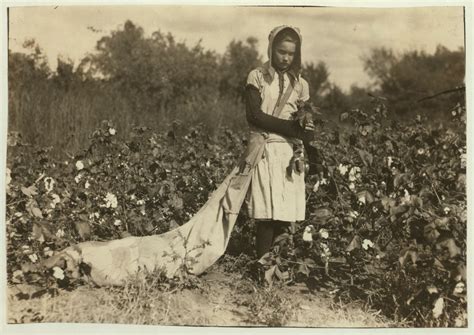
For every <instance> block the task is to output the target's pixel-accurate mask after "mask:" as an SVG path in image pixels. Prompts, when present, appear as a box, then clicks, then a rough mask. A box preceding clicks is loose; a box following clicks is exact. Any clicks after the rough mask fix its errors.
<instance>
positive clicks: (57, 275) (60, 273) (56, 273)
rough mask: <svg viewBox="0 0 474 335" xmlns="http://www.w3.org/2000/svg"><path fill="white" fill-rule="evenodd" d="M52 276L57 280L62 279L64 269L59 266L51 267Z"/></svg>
mask: <svg viewBox="0 0 474 335" xmlns="http://www.w3.org/2000/svg"><path fill="white" fill-rule="evenodd" d="M53 277H54V278H57V279H59V280H63V279H64V271H63V269H61V268H60V267H59V266H55V267H54V268H53Z"/></svg>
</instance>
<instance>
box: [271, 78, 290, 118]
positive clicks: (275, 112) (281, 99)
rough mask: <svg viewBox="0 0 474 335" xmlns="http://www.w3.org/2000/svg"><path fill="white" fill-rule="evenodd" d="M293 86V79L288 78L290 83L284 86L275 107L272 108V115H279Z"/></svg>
mask: <svg viewBox="0 0 474 335" xmlns="http://www.w3.org/2000/svg"><path fill="white" fill-rule="evenodd" d="M293 88H294V84H293V80H291V78H290V84H289V85H288V87H287V88H286V91H285V93H284V94H283V96H280V97H279V98H278V100H277V103H276V105H275V108H274V109H273V113H272V115H273V116H276V117H279V116H280V114H281V111H282V110H283V107H285V105H286V102H287V101H288V99H289V98H290V95H291V93H292V92H293Z"/></svg>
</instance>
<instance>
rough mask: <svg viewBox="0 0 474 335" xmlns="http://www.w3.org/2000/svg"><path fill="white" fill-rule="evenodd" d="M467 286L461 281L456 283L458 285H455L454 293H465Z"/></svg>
mask: <svg viewBox="0 0 474 335" xmlns="http://www.w3.org/2000/svg"><path fill="white" fill-rule="evenodd" d="M465 288H466V285H465V284H464V283H463V282H462V281H461V282H459V283H457V284H456V287H454V291H453V293H454V294H463V293H464V289H465Z"/></svg>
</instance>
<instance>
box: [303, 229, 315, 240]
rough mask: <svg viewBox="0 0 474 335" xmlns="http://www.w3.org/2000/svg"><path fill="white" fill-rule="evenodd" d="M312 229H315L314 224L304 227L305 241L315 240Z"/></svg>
mask: <svg viewBox="0 0 474 335" xmlns="http://www.w3.org/2000/svg"><path fill="white" fill-rule="evenodd" d="M312 231H313V226H312V225H309V226H306V228H305V229H304V232H303V241H306V242H312V241H313V234H312Z"/></svg>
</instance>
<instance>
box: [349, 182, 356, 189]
mask: <svg viewBox="0 0 474 335" xmlns="http://www.w3.org/2000/svg"><path fill="white" fill-rule="evenodd" d="M349 189H350V190H351V191H354V190H355V184H354V183H350V184H349Z"/></svg>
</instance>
